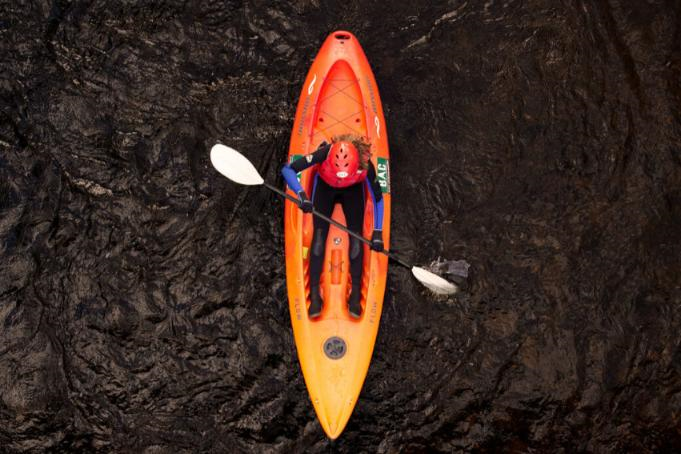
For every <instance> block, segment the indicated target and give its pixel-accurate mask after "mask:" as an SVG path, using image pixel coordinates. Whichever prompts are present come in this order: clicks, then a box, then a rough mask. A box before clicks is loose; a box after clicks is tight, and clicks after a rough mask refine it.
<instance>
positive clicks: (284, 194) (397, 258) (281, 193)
mask: <svg viewBox="0 0 681 454" xmlns="http://www.w3.org/2000/svg"><path fill="white" fill-rule="evenodd" d="M263 184H264V185H265V187H266V188H267V189H269V190H270V191H274V192H276V193H277V194H279V195H280V196H282V197H284V198H286V199H288V200H290V201H291V202H293V203H295V204H296V205H299V200H298V199H297V198H295V197H293V196H292V195H291V194H287V193H286V192H284V191H282V190H281V189H279V188H277V187H275V186H272V185H271V184H269V183H267V182H265V183H263ZM312 214H313V215H314V216H317V217H318V218H320V219H323V220H324V221H326V222H328V223H329V224H331V225H333V226H335V227H337V228H339V229H340V230H342V231H344V232H345V233H347V234H348V235H350V236H351V237H353V238H356V239H358V240H359V241H361V242H362V243H364V244H366V245H368V246H369V247H371V241H369V240H367V239H366V238H364V237H363V236H362V235H360V234H358V233H356V232H353V231H352V230H350V229H348V228H347V227H346V226H344V225H343V224H341V223H339V222H336V221H334V220H333V219H331V218H330V217H328V216H324V215H323V214H322V213H320V212H319V211H317V210H315V209H314V208H312ZM376 252H378V251H376ZM381 254H384V255H386V256H388V257H389V258H390V259H392V260H394V261H395V262H396V263H399V264H400V265H402V266H404V267H406V268H409V269H411V268H412V266H411V265H409V264H408V263H406V262H404V261H402V260H401V259H400V258H399V257H397V256H396V255H395V254H393V253H392V252H390V251H386V250H383V251H381Z"/></svg>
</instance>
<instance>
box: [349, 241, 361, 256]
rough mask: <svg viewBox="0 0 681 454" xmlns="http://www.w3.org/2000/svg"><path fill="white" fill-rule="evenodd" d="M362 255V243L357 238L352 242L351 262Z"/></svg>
mask: <svg viewBox="0 0 681 454" xmlns="http://www.w3.org/2000/svg"><path fill="white" fill-rule="evenodd" d="M361 254H362V243H360V241H359V240H358V239H357V238H352V239H351V240H350V260H355V259H356V258H357V257H359V256H360V255H361Z"/></svg>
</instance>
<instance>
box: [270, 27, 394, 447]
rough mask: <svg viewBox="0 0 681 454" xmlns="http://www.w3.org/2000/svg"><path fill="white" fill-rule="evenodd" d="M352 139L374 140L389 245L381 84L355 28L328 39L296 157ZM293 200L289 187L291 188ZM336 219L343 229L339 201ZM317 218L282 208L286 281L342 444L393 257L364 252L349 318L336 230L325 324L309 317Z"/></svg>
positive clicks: (317, 404) (317, 384)
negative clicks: (354, 313)
mask: <svg viewBox="0 0 681 454" xmlns="http://www.w3.org/2000/svg"><path fill="white" fill-rule="evenodd" d="M345 133H354V134H357V135H360V136H364V137H366V138H367V139H368V140H369V141H370V142H371V144H372V151H373V155H372V158H371V159H372V161H373V164H374V166H375V167H376V169H377V174H378V178H379V183H380V185H381V188H382V192H383V200H384V220H383V241H384V244H385V246H386V248H388V245H389V241H390V169H389V150H388V138H387V134H386V127H385V120H384V117H383V109H382V106H381V102H380V98H379V94H378V87H377V85H376V81H375V79H374V76H373V72H372V71H371V67H370V66H369V63H368V61H367V59H366V56H365V55H364V51H363V50H362V48H361V46H360V44H359V42H358V41H357V38H356V37H355V36H353V35H352V34H351V33H349V32H345V31H336V32H334V33H331V34H330V35H329V37H328V38H327V39H326V40H325V42H324V44H323V45H322V47H321V49H320V51H319V53H318V55H317V57H316V58H315V60H314V62H313V64H312V66H311V68H310V70H309V72H308V75H307V78H306V80H305V83H304V85H303V89H302V93H301V96H300V99H299V101H298V107H297V111H296V117H295V121H294V125H293V131H292V133H291V142H290V147H289V160H290V161H293V160H295V159H300V158H302V157H303V156H305V155H307V154H309V153H312V152H314V151H315V150H316V148H317V147H318V145H319V144H320V143H321V142H322V141H327V142H331V138H332V137H333V136H335V135H337V134H345ZM315 172H316V169H313V168H310V169H308V170H306V171H304V172H301V174H300V175H299V179H300V182H301V185H302V186H303V188H304V189H305V191H306V192H307V193H308V194H309V195H311V194H312V183H313V180H314V175H315ZM288 192H289V193H290V194H292V195H294V194H293V193H292V191H290V190H289V191H288ZM365 193H366V200H365V214H364V227H363V232H362V234H363V236H364V237H365V238H370V237H371V233H372V231H373V225H374V219H373V200H372V199H371V196H370V193H369V191H365ZM332 217H333V219H334V220H336V221H338V222H340V223H341V224H343V225H345V217H344V215H343V210H342V208H341V206H340V205H338V204H337V205H336V207H335V209H334V211H333V216H332ZM312 222H313V220H312V215H310V214H304V213H303V212H302V211H301V210H300V209H299V208H298V207H297V205H296V204H294V203H292V202H290V201H286V202H285V207H284V224H285V248H286V279H287V289H288V298H289V308H290V313H291V324H292V327H293V334H294V338H295V343H296V348H297V351H298V358H299V361H300V366H301V369H302V372H303V376H304V378H305V384H306V385H307V389H308V393H309V395H310V399H311V401H312V404H313V406H314V408H315V411H316V413H317V417H318V419H319V422H320V424H321V426H322V428H323V429H324V431H325V433H326V435H327V436H328V437H329V438H331V439H335V438H337V437H338V436H339V435H340V434H341V432H342V431H343V429H344V428H345V426H346V424H347V422H348V420H349V419H350V415H351V414H352V411H353V409H354V407H355V404H356V403H357V399H358V398H359V394H360V392H361V390H362V386H363V384H364V379H365V377H366V374H367V371H368V369H369V364H370V362H371V356H372V354H373V348H374V344H375V342H376V335H377V334H378V327H379V322H380V318H381V312H382V308H383V297H384V293H385V286H386V277H387V270H388V259H387V257H386V256H385V255H383V254H378V253H376V252H373V251H371V250H370V249H369V248H368V247H366V246H364V248H365V250H364V268H363V276H362V306H363V313H362V316H361V318H359V319H354V318H352V317H351V316H350V315H349V312H348V309H347V299H348V296H349V291H350V287H351V278H350V275H349V268H350V266H349V264H350V263H349V256H348V246H349V238H348V235H347V234H346V233H344V232H342V231H341V230H339V229H337V228H336V227H334V226H331V227H330V229H329V235H328V238H327V242H326V253H325V259H324V267H323V272H322V277H321V286H320V290H321V292H322V297H323V299H324V308H323V311H322V314H321V316H320V317H319V318H317V319H314V320H311V319H309V318H308V316H307V308H308V306H309V304H310V303H309V299H308V295H309V276H308V266H309V265H308V262H309V255H310V244H311V241H312V230H313V229H312Z"/></svg>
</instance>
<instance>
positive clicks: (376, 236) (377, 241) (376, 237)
mask: <svg viewBox="0 0 681 454" xmlns="http://www.w3.org/2000/svg"><path fill="white" fill-rule="evenodd" d="M383 247H384V246H383V231H382V230H374V233H373V234H372V235H371V249H372V250H374V251H376V252H383Z"/></svg>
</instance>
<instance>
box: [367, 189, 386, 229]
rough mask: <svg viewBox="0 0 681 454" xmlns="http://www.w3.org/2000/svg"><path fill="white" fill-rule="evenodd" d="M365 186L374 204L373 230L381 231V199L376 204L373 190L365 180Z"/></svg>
mask: <svg viewBox="0 0 681 454" xmlns="http://www.w3.org/2000/svg"><path fill="white" fill-rule="evenodd" d="M366 182H367V186H369V194H371V200H372V201H373V202H374V230H383V197H381V200H379V201H378V202H376V194H374V188H373V187H372V186H371V182H370V181H369V179H368V178H367V179H366Z"/></svg>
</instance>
